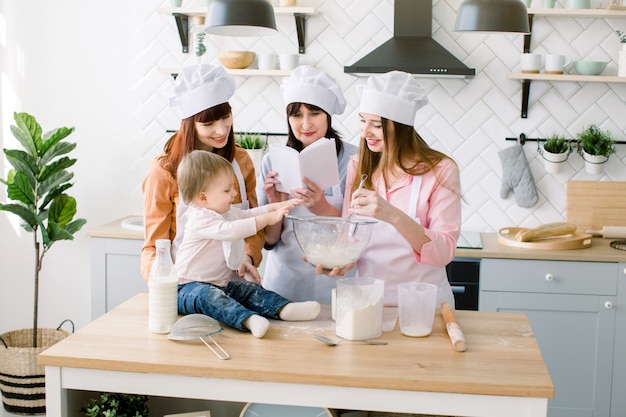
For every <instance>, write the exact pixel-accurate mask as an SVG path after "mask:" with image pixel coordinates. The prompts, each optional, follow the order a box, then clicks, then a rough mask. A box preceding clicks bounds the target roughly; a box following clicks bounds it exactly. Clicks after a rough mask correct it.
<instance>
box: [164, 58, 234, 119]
mask: <svg viewBox="0 0 626 417" xmlns="http://www.w3.org/2000/svg"><path fill="white" fill-rule="evenodd" d="M235 86H236V84H235V80H234V79H233V78H232V77H231V76H230V75H228V74H227V73H226V70H224V68H222V67H219V66H213V65H208V64H198V65H190V66H187V67H184V68H183V69H182V70H181V71H180V73H179V74H178V76H177V77H176V81H174V85H173V87H172V89H171V94H170V98H169V105H170V107H172V108H174V109H175V110H176V111H178V113H179V114H180V117H181V118H183V119H186V118H188V117H191V116H193V115H194V114H197V113H200V112H201V111H203V110H206V109H209V108H211V107H213V106H217V105H218V104H222V103H226V102H227V101H228V100H229V99H230V98H231V97H232V96H233V94H234V93H235Z"/></svg>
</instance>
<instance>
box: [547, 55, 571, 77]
mask: <svg viewBox="0 0 626 417" xmlns="http://www.w3.org/2000/svg"><path fill="white" fill-rule="evenodd" d="M571 62H572V60H571V59H569V57H566V56H565V55H546V63H545V71H546V74H563V67H565V66H566V65H569V64H570V63H571Z"/></svg>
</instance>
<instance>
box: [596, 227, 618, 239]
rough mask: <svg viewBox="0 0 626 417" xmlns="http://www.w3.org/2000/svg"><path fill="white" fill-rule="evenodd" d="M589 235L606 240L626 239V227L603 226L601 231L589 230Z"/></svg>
mask: <svg viewBox="0 0 626 417" xmlns="http://www.w3.org/2000/svg"><path fill="white" fill-rule="evenodd" d="M587 233H589V234H590V235H593V236H602V238H604V239H614V238H618V239H623V238H626V226H602V229H600V230H587Z"/></svg>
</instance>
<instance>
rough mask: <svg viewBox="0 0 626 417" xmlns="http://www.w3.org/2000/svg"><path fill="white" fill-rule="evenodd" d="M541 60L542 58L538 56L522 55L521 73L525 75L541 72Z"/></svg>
mask: <svg viewBox="0 0 626 417" xmlns="http://www.w3.org/2000/svg"><path fill="white" fill-rule="evenodd" d="M541 58H542V56H541V55H540V54H531V53H525V54H522V59H521V66H522V72H523V73H526V74H538V73H539V71H540V70H541V60H542V59H541Z"/></svg>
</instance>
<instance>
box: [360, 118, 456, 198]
mask: <svg viewBox="0 0 626 417" xmlns="http://www.w3.org/2000/svg"><path fill="white" fill-rule="evenodd" d="M381 123H382V128H383V139H384V140H383V146H384V148H383V152H372V151H370V150H369V148H368V147H367V144H366V143H364V142H365V139H364V138H361V141H362V143H361V146H359V162H358V172H357V176H356V177H357V178H359V177H361V175H363V174H367V176H368V177H367V179H366V181H365V183H364V187H365V188H368V189H370V190H373V189H374V186H373V183H372V174H373V173H374V171H376V170H377V169H380V172H381V174H382V172H384V171H385V170H392V169H393V168H394V167H399V168H400V169H401V170H402V171H404V172H406V173H407V174H409V175H424V174H426V173H428V172H430V171H434V170H435V167H436V166H437V164H438V163H439V162H441V160H443V159H446V158H447V159H450V160H452V159H451V158H450V157H449V156H447V155H446V154H444V153H442V152H439V151H437V150H435V149H432V148H431V147H430V146H428V143H426V141H425V140H424V139H423V138H422V137H421V136H420V135H419V133H417V132H416V131H415V129H414V128H413V126H409V125H405V124H402V123H398V122H395V121H393V120H389V119H385V118H384V117H381ZM435 178H436V174H435ZM437 182H439V179H438V178H437ZM442 185H443V186H444V187H445V184H442ZM358 187H359V181H354V182H353V183H352V190H351V192H350V193H351V194H352V193H354V191H356V189H357V188H358Z"/></svg>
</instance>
